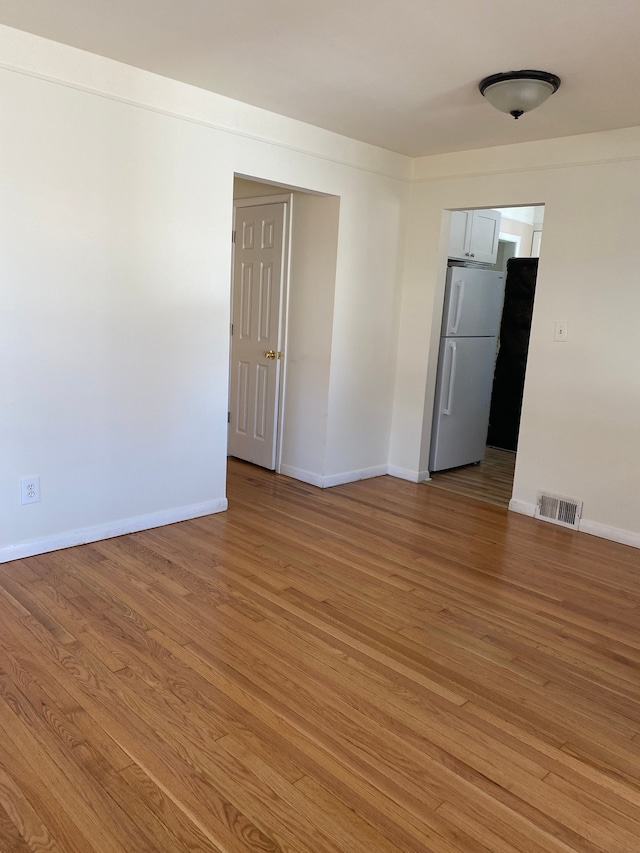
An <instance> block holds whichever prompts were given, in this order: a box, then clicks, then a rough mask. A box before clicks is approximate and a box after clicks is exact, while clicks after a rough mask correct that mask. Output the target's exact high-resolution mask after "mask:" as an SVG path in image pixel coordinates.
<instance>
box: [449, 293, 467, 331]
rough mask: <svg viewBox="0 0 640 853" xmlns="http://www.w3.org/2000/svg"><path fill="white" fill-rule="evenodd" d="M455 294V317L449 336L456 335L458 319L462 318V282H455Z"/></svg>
mask: <svg viewBox="0 0 640 853" xmlns="http://www.w3.org/2000/svg"><path fill="white" fill-rule="evenodd" d="M456 293H457V296H458V298H457V301H456V317H455V320H454V321H453V326H452V327H451V331H450V334H452V335H457V334H458V326H459V325H460V318H461V316H462V300H463V299H464V280H462V281H456Z"/></svg>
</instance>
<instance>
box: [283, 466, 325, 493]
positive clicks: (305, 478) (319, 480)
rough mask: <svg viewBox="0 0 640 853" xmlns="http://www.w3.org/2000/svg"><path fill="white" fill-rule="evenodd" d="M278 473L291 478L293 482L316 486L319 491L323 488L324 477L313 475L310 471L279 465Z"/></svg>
mask: <svg viewBox="0 0 640 853" xmlns="http://www.w3.org/2000/svg"><path fill="white" fill-rule="evenodd" d="M278 473H280V474H284V476H285V477H291V478H292V479H293V480H300V481H301V482H303V483H309V485H310V486H317V487H318V488H319V489H322V488H324V477H323V476H322V475H321V474H313V473H312V472H311V471H305V470H304V468H294V467H293V466H292V465H281V466H280V471H279V472H278Z"/></svg>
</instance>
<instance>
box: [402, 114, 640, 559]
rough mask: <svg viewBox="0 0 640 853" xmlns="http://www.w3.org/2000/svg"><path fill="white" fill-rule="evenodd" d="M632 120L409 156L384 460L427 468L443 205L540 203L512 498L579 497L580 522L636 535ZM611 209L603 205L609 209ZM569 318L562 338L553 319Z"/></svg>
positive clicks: (637, 260)
mask: <svg viewBox="0 0 640 853" xmlns="http://www.w3.org/2000/svg"><path fill="white" fill-rule="evenodd" d="M638 151H640V128H631V129H627V130H622V131H612V132H609V133H601V134H592V135H589V136H585V137H571V139H560V140H547V141H545V142H539V143H527V144H523V145H514V146H506V147H504V148H501V149H485V150H482V151H472V152H460V153H457V154H449V155H439V156H436V157H430V158H422V159H421V160H418V161H416V163H415V173H414V174H415V178H416V181H415V184H414V188H413V196H412V203H411V204H412V207H411V225H410V230H409V249H408V255H407V267H406V275H405V283H404V298H403V303H402V317H401V328H400V347H399V354H398V366H397V378H396V396H395V405H394V422H393V432H392V441H391V453H390V459H391V463H392V464H393V465H394V466H396V467H397V468H398V469H400V470H404V471H405V472H407V475H412V476H413V477H414V478H415V477H418V476H420V475H421V474H422V475H424V472H425V469H426V459H427V458H428V445H429V435H430V424H431V409H432V405H433V392H434V379H435V366H436V358H435V355H436V352H437V330H438V323H439V318H440V313H441V306H442V297H443V285H444V269H445V264H446V257H445V254H446V253H445V251H444V245H445V242H446V238H445V234H446V232H447V230H448V216H447V215H446V214H445V215H443V210H445V209H447V208H472V207H486V206H489V207H506V206H516V205H519V204H540V203H543V204H545V218H544V229H545V238H544V239H545V242H544V251H543V253H542V257H541V259H540V266H539V271H538V280H537V288H536V302H535V308H534V316H533V326H532V333H531V342H530V349H529V359H528V363H527V378H526V386H525V395H524V403H523V410H522V422H521V430H520V439H519V446H518V457H517V468H516V478H515V484H514V499H515V501H516V506H517V507H518V508H519V509H521V510H524V511H532V510H533V505H534V503H535V499H536V491H537V490H538V489H544V490H549V491H553V492H557V493H559V494H562V495H567V496H569V497H575V498H578V499H582V500H584V518H585V524H584V529H587V530H591V531H592V532H600V533H602V532H604V533H606V534H607V535H611V536H614V537H616V538H619V539H621V540H623V541H630V542H634V543H635V544H640V489H638V483H639V482H640V451H639V450H638V424H639V423H640V370H638V365H639V364H640V336H639V335H638V334H637V329H636V326H637V318H638V316H640V288H639V287H638V280H637V279H638V277H637V275H636V274H635V270H637V269H638V265H639V264H640V241H639V240H638V237H637V232H638V222H640V168H639V156H638ZM612 211H615V216H613V217H612V214H611V212H612ZM556 320H564V321H567V322H568V324H569V338H568V341H567V342H566V343H556V342H554V340H553V333H554V323H555V321H556Z"/></svg>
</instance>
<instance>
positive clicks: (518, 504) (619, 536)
mask: <svg viewBox="0 0 640 853" xmlns="http://www.w3.org/2000/svg"><path fill="white" fill-rule="evenodd" d="M509 509H511V510H513V511H514V512H519V513H522V515H530V516H533V515H534V514H535V511H536V505H535V504H530V503H525V501H516V500H513V499H511V500H510V501H509ZM578 530H579V532H580V533H588V534H589V535H590V536H599V537H600V538H601V539H610V540H611V541H612V542H620V543H621V544H622V545H631V547H632V548H640V533H634V532H633V531H632V530H621V529H620V528H618V527H610V526H609V525H607V524H600V522H598V521H590V520H589V519H588V518H581V519H580V524H579V525H578Z"/></svg>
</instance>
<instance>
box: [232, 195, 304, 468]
mask: <svg viewBox="0 0 640 853" xmlns="http://www.w3.org/2000/svg"><path fill="white" fill-rule="evenodd" d="M265 204H284V205H285V211H284V228H283V233H282V287H281V288H280V312H279V313H280V319H279V327H278V342H279V346H278V349H279V350H281V351H282V352H283V353H284V357H283V358H282V360H281V363H280V376H279V381H278V386H277V390H276V393H277V395H278V399H277V400H276V412H277V415H276V434H275V445H276V459H275V468H274V470H275V472H276V474H279V473H280V465H281V459H282V441H283V433H284V430H283V423H284V411H285V408H284V405H285V388H286V375H287V353H288V350H287V345H288V331H289V325H288V312H287V307H288V304H289V281H290V272H291V230H292V229H291V225H292V222H293V193H279V194H278V195H266V196H254V197H251V198H238V199H234V200H233V219H232V232H233V234H234V235H235V233H236V213H237V210H238V208H243V207H258V206H262V205H265ZM235 263H236V244H235V239H234V240H233V242H232V246H231V283H230V292H229V295H230V299H231V302H230V306H231V308H233V281H234V272H235ZM231 322H232V321H231V320H230V322H229V389H228V392H229V393H228V399H227V407H228V409H229V411H230V406H231V402H230V401H231V382H232V376H231V369H232V360H231V351H232V347H233V338H232V335H231ZM228 447H229V438H228V431H227V450H228Z"/></svg>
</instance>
